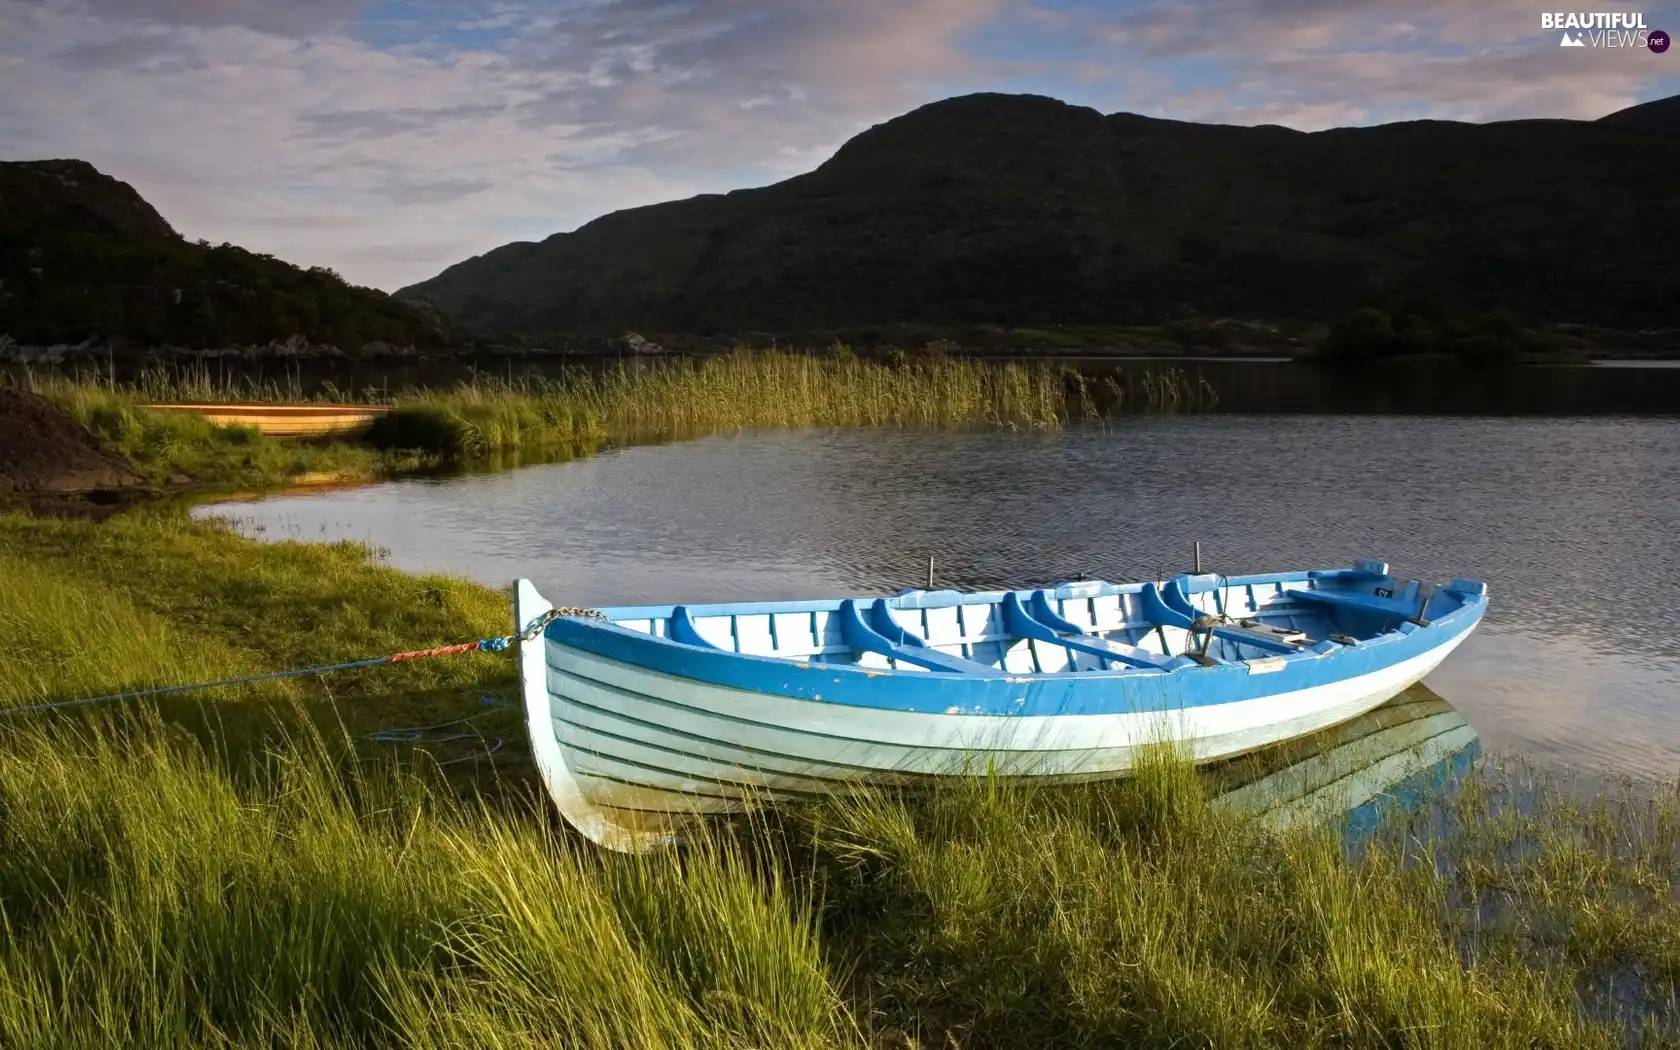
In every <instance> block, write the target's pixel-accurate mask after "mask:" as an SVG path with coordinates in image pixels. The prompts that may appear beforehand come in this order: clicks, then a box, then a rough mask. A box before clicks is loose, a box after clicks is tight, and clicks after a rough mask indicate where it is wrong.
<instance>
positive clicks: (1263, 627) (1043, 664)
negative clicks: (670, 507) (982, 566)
mask: <svg viewBox="0 0 1680 1050" xmlns="http://www.w3.org/2000/svg"><path fill="white" fill-rule="evenodd" d="M1482 590H1483V587H1482V584H1480V583H1479V582H1477V581H1473V580H1461V579H1455V580H1453V581H1452V582H1451V583H1450V584H1448V585H1447V586H1445V587H1436V586H1434V585H1432V584H1428V583H1422V582H1420V581H1417V580H1402V579H1397V578H1396V577H1394V576H1391V575H1390V574H1389V572H1388V566H1387V565H1386V564H1383V563H1381V562H1373V561H1361V562H1359V563H1358V564H1357V565H1356V566H1355V567H1354V568H1352V569H1333V570H1313V571H1307V572H1289V573H1270V574H1261V575H1254V576H1221V575H1218V574H1213V573H1204V574H1198V575H1182V576H1176V577H1173V578H1172V579H1169V580H1163V581H1156V582H1151V583H1138V584H1114V583H1107V582H1104V581H1101V580H1081V581H1077V582H1072V583H1064V584H1060V585H1058V586H1055V587H1048V588H1043V589H1039V590H1026V591H990V592H974V593H968V592H959V591H943V590H940V591H929V590H911V591H905V592H903V593H901V594H898V595H896V596H893V597H885V598H848V599H840V600H828V601H805V602H765V603H752V604H727V605H677V606H658V607H650V606H644V607H631V608H619V609H605V610H602V611H603V612H604V613H605V614H606V616H607V618H608V619H609V620H610V621H612V622H613V623H614V624H616V625H617V626H618V627H621V628H625V629H628V630H633V631H640V632H643V633H647V634H652V635H655V636H658V637H663V638H668V639H670V640H671V641H673V642H679V643H682V644H686V645H692V646H699V647H702V648H707V649H716V650H722V651H725V652H732V653H740V654H743V655H751V656H762V657H772V658H781V659H787V660H793V661H798V662H800V663H816V664H828V665H839V666H848V667H858V668H865V669H871V670H890V671H907V672H934V673H946V674H965V675H981V676H988V675H989V676H997V675H1006V674H1007V675H1021V674H1063V673H1088V672H1105V673H1116V672H1118V673H1140V674H1148V673H1160V672H1168V671H1172V670H1175V669H1177V668H1180V667H1193V666H1212V665H1218V664H1236V663H1251V664H1258V665H1259V666H1279V665H1277V664H1276V663H1275V662H1276V661H1279V660H1289V659H1301V658H1311V657H1313V656H1318V655H1323V654H1325V653H1329V652H1333V651H1335V650H1336V649H1338V648H1340V647H1343V646H1358V645H1363V644H1368V643H1370V642H1372V641H1375V640H1377V639H1380V638H1381V637H1383V636H1385V635H1388V634H1393V633H1396V632H1400V631H1403V630H1407V629H1409V628H1405V627H1403V625H1404V624H1407V623H1411V624H1414V625H1417V626H1427V625H1428V624H1429V622H1430V621H1431V620H1433V619H1437V618H1439V617H1441V616H1444V615H1446V614H1448V613H1450V612H1452V611H1454V610H1456V609H1458V608H1460V607H1461V606H1462V605H1464V604H1465V603H1467V602H1469V601H1472V600H1474V598H1475V597H1476V596H1477V595H1478V594H1480V593H1481V592H1482Z"/></svg>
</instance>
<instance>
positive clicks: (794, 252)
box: [396, 94, 1680, 331]
mask: <svg viewBox="0 0 1680 1050" xmlns="http://www.w3.org/2000/svg"><path fill="white" fill-rule="evenodd" d="M1676 101H1677V100H1675V99H1670V100H1667V101H1666V102H1663V103H1652V104H1650V105H1647V106H1642V107H1635V109H1632V110H1628V111H1625V112H1624V113H1623V114H1619V115H1617V116H1615V117H1611V118H1606V119H1605V120H1603V121H1598V122H1590V121H1563V120H1530V121H1513V122H1506V123H1497V124H1484V125H1473V124H1461V123H1451V122H1444V121H1417V122H1409V123H1401V124H1391V125H1384V126H1380V127H1371V128H1343V129H1336V130H1331V131H1323V132H1316V133H1311V134H1308V133H1302V132H1297V131H1291V130H1288V129H1285V128H1279V127H1231V126H1219V125H1201V124H1188V123H1180V122H1176V121H1168V120H1156V119H1151V118H1147V117H1141V116H1136V115H1132V114H1116V115H1113V116H1108V117H1105V116H1103V115H1101V114H1099V113H1098V112H1096V111H1095V110H1091V109H1083V108H1079V107H1074V106H1069V105H1066V104H1064V103H1061V102H1057V101H1055V100H1052V99H1047V98H1041V97H1037V96H1021V95H990V94H988V95H969V96H965V97H961V98H954V99H949V100H946V101H943V102H936V103H933V104H931V105H928V106H924V107H922V108H920V109H917V110H915V111H913V112H911V113H909V114H907V115H905V116H902V117H899V118H897V119H895V120H891V121H888V122H886V123H884V124H880V125H877V126H875V127H873V128H870V129H869V130H868V131H865V132H863V133H862V134H860V135H858V136H856V137H855V138H853V139H852V140H851V141H849V142H847V143H846V144H845V145H844V146H842V147H841V148H840V150H839V151H838V152H837V153H836V154H835V155H834V157H833V158H831V159H830V160H829V161H827V162H826V163H824V164H823V165H822V166H821V167H819V168H817V169H816V170H815V171H813V172H810V173H808V174H805V175H801V176H798V177H795V178H792V179H789V180H787V181H785V182H781V183H778V184H776V185H773V186H768V187H764V188H761V189H753V190H741V191H737V192H734V193H730V194H727V195H722V196H720V195H707V196H700V197H694V198H690V199H688V200H683V201H673V202H670V203H665V204H658V205H653V206H651V207H645V208H633V209H629V210H626V211H621V212H615V213H613V214H611V215H607V216H604V217H602V218H600V219H597V220H596V221H594V222H591V223H589V224H587V225H585V226H583V227H581V228H580V229H578V230H576V231H575V232H572V233H563V234H556V235H554V236H552V237H549V238H548V239H547V240H544V241H542V242H541V243H535V244H533V243H528V242H521V243H515V244H509V245H506V246H504V247H501V248H498V249H495V250H494V251H491V252H488V253H486V254H485V255H482V256H478V257H476V258H473V259H469V260H467V261H465V262H462V263H460V264H458V265H455V266H452V267H450V268H449V269H447V270H445V271H444V272H443V273H441V274H439V275H438V276H437V277H434V278H432V279H431V280H429V281H424V282H422V283H420V284H417V285H414V286H412V287H409V288H405V289H403V290H401V291H399V292H398V293H396V294H397V295H398V296H399V297H405V298H407V297H411V298H417V299H425V300H427V301H429V302H431V303H433V304H435V305H437V306H438V307H439V308H440V309H442V310H443V311H444V312H446V313H447V314H449V315H450V316H451V317H452V318H454V319H455V320H456V321H457V322H459V323H460V324H462V325H465V326H467V327H470V328H473V329H478V330H501V329H515V330H526V331H544V330H564V329H579V328H590V327H611V326H616V325H622V324H630V325H638V326H646V327H650V328H658V329H665V330H687V331H709V330H729V329H735V330H740V329H743V328H753V329H759V330H775V329H779V328H797V327H824V326H837V325H848V324H870V323H880V322H890V321H919V322H930V323H936V324H941V323H964V322H992V323H1001V324H1029V323H1038V322H1046V321H1060V322H1070V323H1071V322H1089V323H1122V324H1124V323H1153V322H1157V321H1161V320H1164V319H1167V318H1172V317H1180V316H1187V315H1203V316H1254V317H1275V318H1287V317H1303V318H1323V317H1328V316H1332V315H1337V314H1340V313H1342V312H1344V311H1346V310H1347V309H1349V308H1351V307H1353V306H1356V305H1358V304H1359V303H1360V302H1361V301H1364V300H1365V299H1367V298H1369V297H1371V296H1372V295H1374V294H1385V295H1388V296H1395V297H1397V296H1412V295H1421V296H1430V297H1439V298H1446V299H1450V300H1451V301H1452V303H1453V305H1454V306H1456V307H1458V308H1462V309H1466V310H1502V311H1509V312H1512V313H1514V314H1516V315H1518V316H1520V317H1522V318H1524V319H1526V320H1530V321H1547V320H1569V321H1582V322H1592V323H1598V324H1608V325H1641V324H1653V323H1670V324H1672V323H1674V322H1675V321H1676V319H1677V314H1680V306H1677V304H1680V194H1677V193H1676V192H1675V191H1674V187H1675V185H1676V175H1675V173H1676V172H1680V136H1674V137H1664V136H1657V135H1653V134H1651V130H1652V128H1653V126H1654V124H1657V123H1661V121H1662V120H1663V119H1666V118H1664V116H1663V115H1664V114H1670V113H1672V111H1673V106H1674V104H1675V103H1676ZM1664 107H1668V108H1666V109H1665V108H1664Z"/></svg>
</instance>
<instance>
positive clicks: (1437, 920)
mask: <svg viewBox="0 0 1680 1050" xmlns="http://www.w3.org/2000/svg"><path fill="white" fill-rule="evenodd" d="M0 551H4V554H3V555H0V559H3V562H0V653H3V654H5V655H4V658H0V705H16V704H19V703H32V702H39V701H41V700H51V699H62V698H67V697H71V696H76V695H86V694H90V693H96V692H107V691H111V690H113V689H116V688H121V687H124V686H142V685H146V684H152V683H166V682H171V683H172V682H178V681H182V680H186V679H190V678H194V677H198V676H203V677H212V676H221V675H224V674H227V673H237V672H249V671H253V670H274V669H280V668H284V667H291V666H299V665H304V664H310V663H318V662H323V661H326V660H330V659H341V658H351V657H357V656H368V655H377V654H379V653H383V652H390V651H394V650H397V649H405V648H411V647H415V646H420V645H430V644H440V643H443V642H449V641H459V640H464V639H470V638H474V637H481V636H484V635H488V634H498V633H502V632H504V631H505V630H506V629H507V624H506V623H505V619H506V599H505V596H503V595H501V594H498V593H496V592H494V591H492V590H489V589H486V588H482V587H478V586H475V585H472V584H469V583H465V582H462V581H458V580H452V579H448V578H445V577H414V576H409V575H406V574H403V573H399V572H396V571H394V570H391V569H389V568H385V567H383V566H381V565H379V564H378V563H377V558H376V557H375V552H371V551H369V550H368V549H366V548H364V547H360V546H357V545H354V544H331V545H328V544H308V543H257V542H253V541H250V540H247V539H244V538H241V537H240V536H238V535H236V534H234V533H233V532H231V531H230V530H228V529H226V528H223V527H220V526H218V525H216V524H214V523H206V522H192V521H190V520H188V519H186V518H184V517H183V516H180V515H177V514H166V513H157V514H149V515H137V516H132V517H122V518H117V519H112V520H111V521H108V522H106V523H103V524H99V525H94V524H90V523H86V522H71V521H53V520H40V519H31V518H24V517H19V516H0ZM17 654H26V658H25V659H19V658H18V656H17ZM512 691H513V680H512V668H511V665H510V663H509V662H507V661H505V660H497V659H495V658H492V657H485V656H472V657H454V658H450V659H448V660H436V661H427V662H422V663H416V664H412V665H399V666H394V667H388V668H384V669H379V670H377V671H374V672H362V673H356V674H349V675H343V676H336V677H333V678H330V679H318V680H297V681H293V682H288V683H285V684H283V685H282V684H276V685H271V686H268V687H265V688H263V689H257V690H253V689H238V690H227V691H224V692H222V693H220V694H216V695H213V696H210V697H206V698H204V699H203V700H202V701H201V702H199V703H198V704H197V706H192V707H181V708H174V709H170V708H165V709H161V710H159V709H154V708H152V707H151V706H149V705H144V704H131V705H122V706H118V707H116V708H108V709H102V710H82V711H78V712H70V713H65V714H61V715H46V716H42V715H28V716H21V717H20V716H12V717H5V716H0V931H3V932H0V1046H6V1047H14V1046H15V1047H48V1046H51V1047H64V1046H71V1047H77V1046H87V1047H93V1046H109V1045H132V1046H169V1047H191V1046H218V1047H220V1046H269V1047H271V1046H295V1047H326V1046H334V1047H336V1046H391V1047H396V1046H403V1047H408V1046H420V1047H444V1046H452V1047H453V1046H469V1045H470V1046H502V1047H534V1046H541V1045H566V1046H585V1047H608V1046H632V1047H634V1046H646V1047H656V1046H657V1047H666V1046H671V1047H783V1046H807V1047H829V1046H834V1047H849V1046H871V1047H889V1046H890V1047H907V1046H919V1047H936V1046H938V1047H945V1046H957V1047H968V1048H975V1047H1020V1046H1142V1047H1179V1046H1186V1045H1191V1046H1214V1047H1289V1048H1294V1047H1302V1046H1305V1047H1364V1046H1383V1047H1465V1048H1471V1047H1483V1046H1491V1047H1506V1046H1509V1047H1516V1046H1523V1047H1610V1046H1617V1045H1631V1044H1637V1043H1640V1042H1644V1043H1646V1044H1649V1045H1674V1042H1675V1031H1676V1029H1675V1016H1676V1015H1675V1013H1674V1011H1673V1003H1674V996H1675V988H1676V982H1677V980H1680V951H1677V948H1676V945H1677V930H1680V923H1677V921H1676V920H1677V918H1680V917H1677V916H1676V914H1675V910H1674V908H1675V905H1674V901H1673V896H1672V887H1673V874H1674V864H1675V856H1676V852H1675V851H1676V846H1677V843H1680V801H1677V800H1680V796H1677V795H1676V789H1675V787H1674V785H1663V786H1650V785H1631V784H1626V785H1617V784H1611V785H1593V786H1592V787H1591V788H1590V789H1583V788H1582V786H1581V785H1578V784H1570V783H1567V782H1563V781H1557V780H1555V779H1551V778H1548V777H1546V776H1543V775H1541V774H1540V773H1539V772H1537V771H1534V770H1530V769H1526V768H1525V767H1523V766H1522V765H1521V764H1520V763H1516V762H1513V761H1510V760H1504V761H1502V762H1501V763H1498V764H1494V765H1490V766H1487V767H1485V768H1484V770H1483V772H1482V773H1480V774H1478V775H1477V776H1476V777H1473V778H1472V779H1471V781H1470V782H1469V783H1468V784H1467V785H1466V786H1465V787H1464V788H1463V789H1462V790H1461V791H1460V792H1459V793H1458V794H1457V795H1456V796H1455V797H1453V798H1450V799H1448V800H1446V801H1445V802H1444V803H1443V805H1442V807H1441V808H1439V809H1437V810H1432V811H1429V812H1427V813H1424V814H1420V815H1418V816H1417V817H1415V818H1411V819H1406V820H1397V821H1394V822H1392V823H1391V824H1390V825H1387V826H1385V827H1384V828H1383V829H1381V831H1380V832H1379V833H1378V834H1376V835H1373V836H1370V837H1369V838H1366V839H1364V840H1362V842H1361V845H1360V846H1359V847H1358V849H1357V850H1354V851H1352V852H1350V851H1349V850H1348V849H1347V848H1346V847H1345V846H1344V844H1343V842H1342V841H1341V839H1340V837H1339V836H1338V835H1336V834H1335V833H1334V832H1333V830H1323V829H1318V830H1301V831H1296V832H1291V833H1288V834H1284V835H1273V834H1269V833H1267V832H1265V831H1263V830H1262V829H1261V828H1260V827H1258V826H1256V825H1255V824H1254V823H1253V822H1245V821H1244V820H1243V819H1242V818H1241V817H1240V816H1237V815H1234V814H1232V813H1228V812H1224V811H1222V810H1220V809H1217V808H1215V807H1212V806H1210V805H1208V800H1207V798H1206V793H1207V791H1208V787H1209V784H1210V781H1209V780H1208V779H1206V778H1205V777H1204V776H1202V775H1201V774H1200V773H1199V772H1197V771H1195V770H1194V769H1192V768H1191V767H1190V766H1189V765H1188V764H1186V763H1184V762H1183V761H1182V760H1180V759H1179V758H1178V757H1177V756H1174V755H1172V754H1171V753H1169V752H1165V751H1162V752H1157V753H1152V754H1150V755H1148V756H1146V759H1145V761H1144V762H1142V764H1141V765H1140V766H1139V768H1138V770H1137V771H1136V775H1135V776H1133V777H1132V778H1131V779H1130V780H1127V781H1124V782H1119V783H1110V784H1102V785H1087V786H1081V787H1062V788H1046V787H1033V786H1023V785H1021V784H1019V783H1010V782H1005V781H999V780H995V779H986V778H976V779H973V780H968V781H963V782H959V783H955V784H952V785H949V786H947V787H944V788H942V789H940V790H936V791H931V792H923V793H920V794H915V795H911V794H904V793H895V792H892V791H885V790H882V791H874V792H867V793H862V794H859V795H856V796H852V797H849V798H843V799H832V800H828V801H824V802H821V803H818V804H813V805H808V806H803V807H789V808H786V809H783V810H779V811H775V812H769V813H764V814H761V815H759V816H758V817H756V818H754V819H745V820H741V821H738V822H735V823H730V824H723V823H720V824H714V825H709V826H708V827H707V828H706V829H705V830H704V832H703V833H702V834H701V835H700V836H699V837H698V838H697V839H696V840H695V841H692V842H691V843H690V844H689V845H688V846H687V847H686V848H685V849H683V850H680V851H671V852H667V853H662V854H657V855H654V856H650V857H645V858H626V857H620V856H617V855H609V854H605V853H603V852H601V851H598V850H596V849H594V848H592V847H589V846H587V845H586V844H583V843H581V842H580V841H579V840H577V839H576V838H575V837H574V836H572V835H571V834H570V833H569V832H568V831H567V830H566V829H564V828H563V827H560V826H559V825H558V821H557V820H556V818H555V817H554V815H553V813H552V807H551V806H550V805H549V804H548V803H547V802H546V800H545V799H544V798H543V797H542V796H541V794H540V788H539V787H538V785H537V784H536V782H535V778H534V777H533V776H532V770H531V768H530V765H529V763H528V761H525V760H523V759H522V758H521V757H520V756H519V755H517V754H512V753H510V752H509V751H507V750H504V751H502V752H498V753H497V755H495V756H493V761H492V762H487V763H485V764H484V768H482V769H480V770H479V772H478V775H475V776H472V777H466V778H463V777H457V776H454V775H453V774H452V773H451V770H453V769H455V768H457V767H450V769H448V770H446V769H445V768H443V767H442V766H441V765H440V764H439V761H438V760H437V759H438V758H439V757H440V756H438V755H434V754H428V753H425V752H423V751H409V752H401V753H399V752H396V751H393V750H391V749H390V748H389V746H388V745H384V744H374V743H370V742H369V740H368V738H367V735H366V733H367V730H369V729H372V728H378V727H382V726H387V725H390V724H392V723H399V724H423V723H427V722H436V721H442V720H444V719H447V718H452V717H458V716H460V715H461V714H462V713H463V712H464V711H476V710H479V708H478V707H477V706H476V705H477V702H478V699H477V698H478V697H480V696H482V695H485V694H500V695H502V696H503V697H508V696H511V694H512ZM497 717H500V718H503V719H504V722H503V723H499V724H496V723H492V724H490V725H488V726H487V727H486V731H487V732H495V733H499V734H505V735H508V736H510V737H511V736H515V735H520V734H521V730H520V728H519V723H518V716H517V714H516V713H514V712H513V711H511V710H507V711H503V712H502V713H501V714H499V715H497Z"/></svg>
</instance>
